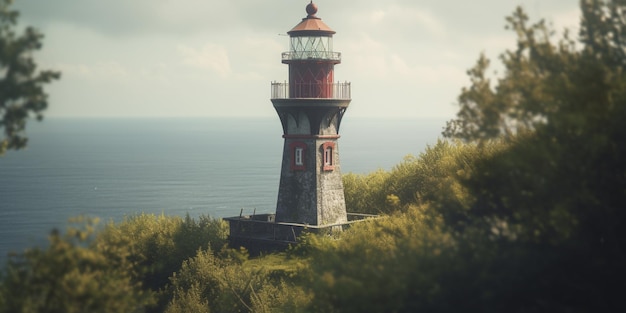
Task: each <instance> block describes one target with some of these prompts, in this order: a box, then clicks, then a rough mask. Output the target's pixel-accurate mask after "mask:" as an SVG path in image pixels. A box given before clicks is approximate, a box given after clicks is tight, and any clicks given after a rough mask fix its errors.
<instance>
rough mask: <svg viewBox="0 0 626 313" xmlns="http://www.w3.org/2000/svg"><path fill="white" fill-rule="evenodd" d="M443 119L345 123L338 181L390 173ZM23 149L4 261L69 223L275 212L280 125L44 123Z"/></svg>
mask: <svg viewBox="0 0 626 313" xmlns="http://www.w3.org/2000/svg"><path fill="white" fill-rule="evenodd" d="M444 125H445V120H444V119H422V120H408V119H373V118H356V117H349V116H346V117H345V118H344V120H343V121H342V124H341V130H340V135H341V138H340V139H339V153H340V159H341V170H342V173H344V174H345V173H348V172H353V173H363V174H365V173H369V172H372V171H375V170H377V169H385V170H390V169H391V168H392V167H393V166H394V165H395V164H397V163H399V162H401V161H402V159H403V158H404V156H406V155H408V154H413V155H419V153H421V152H423V151H424V149H425V148H426V147H427V145H434V144H435V143H436V141H437V139H438V138H439V137H440V133H441V130H442V127H443V126H444ZM27 127H28V129H27V135H28V137H29V145H28V147H27V148H26V149H25V150H20V151H9V152H8V153H6V154H5V155H4V156H3V157H0V261H1V262H2V263H4V261H5V260H6V255H7V253H9V252H10V251H15V252H20V251H23V250H24V249H25V248H28V247H31V246H41V245H44V244H45V243H46V241H47V235H48V233H49V232H50V231H51V230H52V229H54V228H57V229H61V230H63V229H64V228H65V226H66V225H67V220H68V219H69V218H71V217H75V216H79V215H85V216H90V217H99V218H100V219H101V221H103V222H106V221H110V220H113V221H116V222H119V221H121V220H123V218H124V217H125V216H131V215H135V214H140V213H154V214H165V215H175V216H185V215H186V214H189V215H190V216H191V217H197V216H199V215H210V216H212V217H225V216H235V215H238V214H239V212H240V210H241V209H244V212H247V213H252V212H253V211H256V212H257V213H271V212H274V210H275V205H276V197H277V195H278V180H279V176H280V164H281V158H282V145H283V139H282V137H281V136H282V129H281V126H280V121H279V120H278V118H277V117H276V118H269V117H268V118H178V119H177V118H146V119H130V118H128V119H122V118H118V119H94V118H91V119H79V118H49V119H45V120H44V121H43V122H34V121H31V122H29V124H28V126H27Z"/></svg>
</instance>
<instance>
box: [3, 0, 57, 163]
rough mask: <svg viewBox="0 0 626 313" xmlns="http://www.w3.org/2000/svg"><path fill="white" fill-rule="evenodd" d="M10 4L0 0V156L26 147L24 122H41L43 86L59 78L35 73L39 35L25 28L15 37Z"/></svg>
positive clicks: (15, 15) (51, 73)
mask: <svg viewBox="0 0 626 313" xmlns="http://www.w3.org/2000/svg"><path fill="white" fill-rule="evenodd" d="M12 2H13V0H0V76H1V77H0V129H3V132H4V136H3V137H0V155H3V154H4V153H5V152H6V151H7V150H9V149H15V150H17V149H21V148H24V147H25V146H26V143H27V140H28V139H27V137H26V136H25V128H26V121H27V119H29V118H30V117H31V116H32V115H34V117H35V118H36V119H37V120H41V119H42V118H43V115H42V111H43V110H45V109H46V107H47V106H48V101H47V99H48V95H47V94H46V93H45V91H44V89H43V86H44V84H47V83H50V82H52V81H53V80H55V79H58V78H60V73H59V72H55V71H48V70H46V71H40V72H37V65H36V64H35V61H34V60H33V57H32V53H33V52H34V51H36V50H39V49H41V41H42V39H43V34H41V33H40V32H38V31H37V30H36V29H34V28H32V27H27V28H26V30H25V31H24V33H23V34H21V35H16V33H15V31H14V28H15V26H16V24H17V18H18V16H19V12H17V11H15V10H12V9H11V8H10V6H11V3H12Z"/></svg>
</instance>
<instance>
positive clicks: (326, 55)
mask: <svg viewBox="0 0 626 313" xmlns="http://www.w3.org/2000/svg"><path fill="white" fill-rule="evenodd" d="M298 60H327V61H334V62H337V63H339V62H341V52H334V51H316V50H312V51H311V50H309V51H287V52H283V53H282V62H283V63H285V62H289V61H298Z"/></svg>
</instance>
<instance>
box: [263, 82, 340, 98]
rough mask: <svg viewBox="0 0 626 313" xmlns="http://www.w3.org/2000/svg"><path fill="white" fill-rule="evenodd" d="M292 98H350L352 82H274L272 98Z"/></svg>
mask: <svg viewBox="0 0 626 313" xmlns="http://www.w3.org/2000/svg"><path fill="white" fill-rule="evenodd" d="M291 98H296V99H297V98H321V99H350V82H343V83H340V82H337V83H296V84H290V83H287V82H283V83H280V82H272V96H271V99H291Z"/></svg>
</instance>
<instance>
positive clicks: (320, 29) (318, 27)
mask: <svg viewBox="0 0 626 313" xmlns="http://www.w3.org/2000/svg"><path fill="white" fill-rule="evenodd" d="M306 13H307V17H305V18H303V19H302V22H300V23H299V24H298V25H296V26H295V27H294V28H292V29H291V30H290V31H288V32H287V34H289V36H292V37H298V36H332V35H333V34H335V31H334V30H332V29H330V27H328V25H326V23H324V22H322V19H321V18H319V17H317V16H315V14H316V13H317V5H316V4H315V3H313V1H311V2H310V3H309V4H307V6H306Z"/></svg>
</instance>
